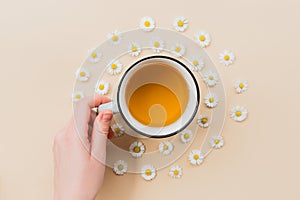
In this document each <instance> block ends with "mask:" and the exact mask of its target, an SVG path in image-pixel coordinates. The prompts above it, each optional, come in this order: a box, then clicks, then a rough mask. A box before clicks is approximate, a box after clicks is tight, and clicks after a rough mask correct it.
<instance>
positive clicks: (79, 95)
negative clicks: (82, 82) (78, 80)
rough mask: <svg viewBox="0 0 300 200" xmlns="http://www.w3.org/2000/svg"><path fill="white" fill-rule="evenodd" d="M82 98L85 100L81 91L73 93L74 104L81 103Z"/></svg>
mask: <svg viewBox="0 0 300 200" xmlns="http://www.w3.org/2000/svg"><path fill="white" fill-rule="evenodd" d="M82 98H84V95H83V93H82V92H80V91H75V92H73V94H72V100H73V102H77V101H79V100H80V99H82Z"/></svg>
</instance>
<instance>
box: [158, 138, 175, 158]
mask: <svg viewBox="0 0 300 200" xmlns="http://www.w3.org/2000/svg"><path fill="white" fill-rule="evenodd" d="M173 148H174V146H173V144H172V143H171V142H169V141H164V142H161V143H160V144H159V147H158V149H159V152H160V153H162V154H163V155H169V154H170V153H171V152H172V151H173Z"/></svg>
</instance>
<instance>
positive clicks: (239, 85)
mask: <svg viewBox="0 0 300 200" xmlns="http://www.w3.org/2000/svg"><path fill="white" fill-rule="evenodd" d="M234 88H235V91H236V92H237V93H242V92H245V91H246V90H247V89H248V82H247V81H241V80H238V81H236V82H235V84H234Z"/></svg>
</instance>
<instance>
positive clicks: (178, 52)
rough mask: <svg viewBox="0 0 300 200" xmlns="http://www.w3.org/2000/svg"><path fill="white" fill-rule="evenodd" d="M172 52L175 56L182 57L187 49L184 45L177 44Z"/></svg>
mask: <svg viewBox="0 0 300 200" xmlns="http://www.w3.org/2000/svg"><path fill="white" fill-rule="evenodd" d="M171 51H172V53H173V54H174V56H176V57H181V56H183V55H184V53H185V47H184V46H183V45H182V44H179V43H176V44H175V45H173V46H172V48H171Z"/></svg>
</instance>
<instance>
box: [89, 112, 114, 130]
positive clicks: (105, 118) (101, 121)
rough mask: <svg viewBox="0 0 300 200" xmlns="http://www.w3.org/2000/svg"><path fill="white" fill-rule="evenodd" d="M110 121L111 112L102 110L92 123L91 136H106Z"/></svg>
mask: <svg viewBox="0 0 300 200" xmlns="http://www.w3.org/2000/svg"><path fill="white" fill-rule="evenodd" d="M111 119H112V111H110V110H104V111H102V112H101V113H99V114H98V116H97V117H96V119H95V121H94V126H93V133H92V135H93V136H94V135H95V134H104V135H106V136H108V133H109V127H110V122H111Z"/></svg>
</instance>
